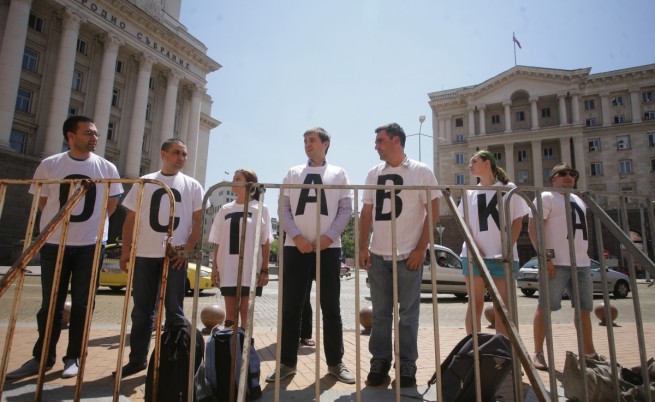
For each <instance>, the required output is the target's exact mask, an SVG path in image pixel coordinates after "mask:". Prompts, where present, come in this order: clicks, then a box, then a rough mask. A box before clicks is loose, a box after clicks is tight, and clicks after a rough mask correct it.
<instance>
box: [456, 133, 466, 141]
mask: <svg viewBox="0 0 655 402" xmlns="http://www.w3.org/2000/svg"><path fill="white" fill-rule="evenodd" d="M455 142H464V136H463V135H462V134H457V135H456V136H455Z"/></svg>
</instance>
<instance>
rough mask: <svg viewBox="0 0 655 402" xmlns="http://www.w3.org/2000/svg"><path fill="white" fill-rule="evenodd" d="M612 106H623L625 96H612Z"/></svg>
mask: <svg viewBox="0 0 655 402" xmlns="http://www.w3.org/2000/svg"><path fill="white" fill-rule="evenodd" d="M612 106H623V96H612Z"/></svg>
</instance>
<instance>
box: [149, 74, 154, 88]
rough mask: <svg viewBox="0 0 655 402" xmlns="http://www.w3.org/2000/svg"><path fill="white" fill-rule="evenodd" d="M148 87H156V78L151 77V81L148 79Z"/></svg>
mask: <svg viewBox="0 0 655 402" xmlns="http://www.w3.org/2000/svg"><path fill="white" fill-rule="evenodd" d="M148 88H150V89H155V79H154V77H150V81H148Z"/></svg>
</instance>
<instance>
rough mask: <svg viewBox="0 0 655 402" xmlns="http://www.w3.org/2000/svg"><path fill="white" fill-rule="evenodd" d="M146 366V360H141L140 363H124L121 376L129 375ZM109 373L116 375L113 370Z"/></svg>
mask: <svg viewBox="0 0 655 402" xmlns="http://www.w3.org/2000/svg"><path fill="white" fill-rule="evenodd" d="M147 368H148V362H141V363H135V362H129V363H127V364H126V365H124V366H123V368H122V369H121V377H127V376H131V375H132V374H136V373H138V372H140V371H143V370H145V369H147ZM111 375H113V376H114V377H116V372H115V371H114V372H113V373H112V374H111Z"/></svg>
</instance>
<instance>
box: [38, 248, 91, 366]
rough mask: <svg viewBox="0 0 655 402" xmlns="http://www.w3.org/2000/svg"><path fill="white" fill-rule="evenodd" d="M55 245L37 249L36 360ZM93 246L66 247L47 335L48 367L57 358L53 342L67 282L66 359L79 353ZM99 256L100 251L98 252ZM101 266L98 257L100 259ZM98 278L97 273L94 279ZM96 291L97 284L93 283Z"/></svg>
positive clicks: (61, 312) (53, 264)
mask: <svg viewBox="0 0 655 402" xmlns="http://www.w3.org/2000/svg"><path fill="white" fill-rule="evenodd" d="M58 247H59V246H58V245H53V244H46V245H44V246H43V247H42V248H41V308H40V309H39V312H38V313H37V314H36V323H37V327H38V329H39V337H38V339H37V340H36V344H34V348H33V350H32V356H34V357H35V358H36V359H37V360H38V359H40V358H41V350H42V348H43V340H44V337H45V328H46V321H47V318H48V309H49V306H50V292H51V291H52V287H53V286H54V278H55V265H56V263H57V250H58ZM94 252H95V245H90V246H80V247H70V246H69V247H66V248H64V257H63V260H62V264H61V274H60V277H59V283H58V285H57V286H58V292H57V300H56V303H55V313H54V321H53V324H52V332H51V333H50V347H49V348H48V357H47V360H46V365H48V366H52V365H54V364H55V361H56V359H57V342H58V341H59V336H60V335H61V326H62V321H63V311H64V303H65V302H66V296H67V295H68V283H69V282H70V285H71V316H70V327H69V329H68V348H67V349H66V356H65V357H64V360H65V359H67V358H79V357H80V352H81V350H82V335H83V333H84V319H85V318H86V310H87V303H88V300H89V282H90V281H91V273H92V266H93V254H94ZM100 255H101V257H102V251H101V254H100ZM100 265H102V258H100ZM99 277H100V275H99V274H98V279H99ZM96 288H97V283H96Z"/></svg>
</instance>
